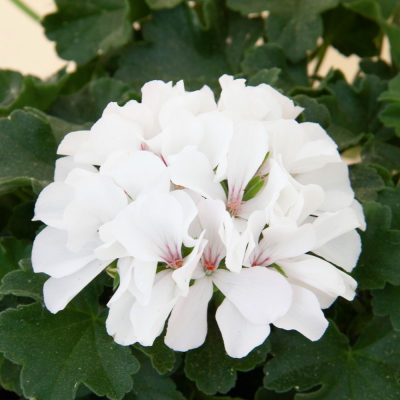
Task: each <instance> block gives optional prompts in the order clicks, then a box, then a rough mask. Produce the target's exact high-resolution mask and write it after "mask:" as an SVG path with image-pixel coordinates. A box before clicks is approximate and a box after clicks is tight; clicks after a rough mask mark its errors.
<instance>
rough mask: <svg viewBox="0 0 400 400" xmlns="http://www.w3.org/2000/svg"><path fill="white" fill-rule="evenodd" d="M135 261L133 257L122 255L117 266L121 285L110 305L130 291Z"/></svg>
mask: <svg viewBox="0 0 400 400" xmlns="http://www.w3.org/2000/svg"><path fill="white" fill-rule="evenodd" d="M133 261H134V258H133V257H122V258H120V259H119V260H118V263H117V268H118V274H119V286H118V289H117V290H116V291H115V293H114V295H113V296H112V297H111V299H110V300H109V302H108V304H107V306H108V307H110V305H111V304H112V303H114V302H115V301H117V300H119V299H120V298H121V296H122V295H123V294H124V293H125V292H126V291H128V287H129V284H130V282H131V279H132V270H133ZM129 321H130V320H129Z"/></svg>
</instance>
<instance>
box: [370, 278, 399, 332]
mask: <svg viewBox="0 0 400 400" xmlns="http://www.w3.org/2000/svg"><path fill="white" fill-rule="evenodd" d="M372 296H373V300H372V306H373V307H374V314H375V315H380V316H385V315H389V316H390V320H391V321H392V325H393V327H394V329H396V330H397V331H399V330H400V308H399V304H400V286H393V285H391V284H390V283H387V284H386V285H385V287H384V288H383V289H380V290H373V291H372Z"/></svg>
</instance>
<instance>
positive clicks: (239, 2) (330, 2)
mask: <svg viewBox="0 0 400 400" xmlns="http://www.w3.org/2000/svg"><path fill="white" fill-rule="evenodd" d="M338 3H339V1H338V0H303V1H295V2H293V1H292V0H228V7H230V8H232V9H233V10H236V11H240V12H241V13H242V14H243V15H247V14H250V13H260V12H262V11H266V10H267V11H269V12H270V15H269V16H268V18H267V32H268V38H269V40H270V41H271V42H274V43H278V44H280V45H281V46H282V47H283V48H284V49H285V53H286V54H287V55H288V57H289V59H290V60H291V61H293V62H298V61H300V60H302V59H304V58H305V57H306V52H307V50H314V49H315V47H316V44H317V39H318V38H319V37H320V36H322V32H323V25H322V19H321V15H320V14H321V13H322V12H324V11H326V10H329V9H331V8H334V7H336V6H337V5H338Z"/></svg>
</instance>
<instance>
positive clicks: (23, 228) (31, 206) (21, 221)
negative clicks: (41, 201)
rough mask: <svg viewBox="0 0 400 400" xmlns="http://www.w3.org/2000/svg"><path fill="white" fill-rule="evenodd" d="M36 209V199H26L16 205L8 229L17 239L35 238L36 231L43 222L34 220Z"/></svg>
mask: <svg viewBox="0 0 400 400" xmlns="http://www.w3.org/2000/svg"><path fill="white" fill-rule="evenodd" d="M34 210H35V202H34V201H26V202H23V203H21V204H18V205H17V206H16V207H14V209H13V212H12V215H11V217H10V220H9V221H8V230H9V232H10V233H11V234H12V235H13V236H14V237H16V238H17V239H29V240H34V239H35V236H36V231H37V230H38V228H39V226H40V225H41V222H40V221H32V218H33V215H34Z"/></svg>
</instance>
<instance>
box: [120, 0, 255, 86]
mask: <svg viewBox="0 0 400 400" xmlns="http://www.w3.org/2000/svg"><path fill="white" fill-rule="evenodd" d="M201 7H202V12H201V14H202V16H203V18H204V20H203V22H201V20H200V19H199V16H198V15H197V13H196V11H195V10H194V9H192V8H190V7H189V6H188V5H187V4H182V5H180V6H178V7H176V8H174V9H172V10H162V11H158V12H155V13H154V14H153V16H152V19H151V20H150V21H148V22H146V23H144V24H143V26H142V31H143V37H144V40H145V43H141V44H140V45H139V44H134V45H133V46H132V47H131V48H130V49H129V50H128V51H127V52H126V53H125V54H124V55H123V56H122V57H121V59H120V68H119V69H118V70H117V72H116V74H115V77H116V78H118V79H121V80H123V81H125V82H128V83H130V84H132V85H133V86H134V88H135V89H136V90H137V91H138V90H139V89H140V88H141V86H142V85H143V84H144V83H145V82H147V81H149V80H152V79H160V80H163V81H165V82H168V81H174V82H177V81H179V80H181V79H183V80H184V82H185V87H186V88H187V89H188V90H195V89H200V88H201V87H202V86H203V85H208V86H210V87H211V88H212V89H213V90H214V91H215V92H216V93H219V92H220V88H219V83H218V79H219V77H220V76H221V75H223V74H233V73H236V72H237V71H238V66H239V63H240V61H241V59H242V58H243V55H244V52H245V50H246V49H247V48H248V47H250V46H252V44H253V43H254V42H255V40H256V39H257V37H258V36H260V35H262V25H261V21H260V20H259V19H255V20H253V21H249V20H247V18H243V17H241V16H239V15H237V14H235V13H229V14H228V16H227V18H225V16H224V10H223V7H222V3H221V1H220V0H215V1H214V0H212V1H211V0H206V1H205V2H204V3H203V5H202V6H201Z"/></svg>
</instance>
